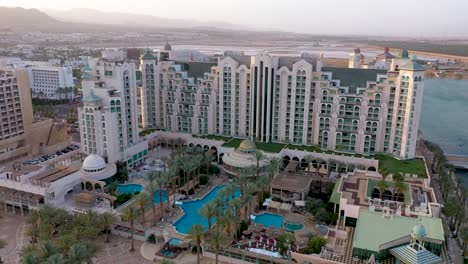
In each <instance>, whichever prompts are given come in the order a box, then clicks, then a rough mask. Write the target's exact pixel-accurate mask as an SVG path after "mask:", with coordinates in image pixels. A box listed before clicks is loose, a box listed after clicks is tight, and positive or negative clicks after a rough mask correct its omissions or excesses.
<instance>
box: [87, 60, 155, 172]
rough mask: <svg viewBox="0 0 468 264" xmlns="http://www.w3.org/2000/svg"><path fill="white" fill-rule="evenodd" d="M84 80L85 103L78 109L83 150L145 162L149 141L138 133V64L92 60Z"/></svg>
mask: <svg viewBox="0 0 468 264" xmlns="http://www.w3.org/2000/svg"><path fill="white" fill-rule="evenodd" d="M82 84H83V85H82V86H83V106H82V107H80V108H79V109H78V116H79V123H80V137H81V143H82V144H81V148H82V151H83V152H84V153H86V154H97V155H99V156H101V157H103V158H104V159H106V161H107V162H108V163H114V162H116V161H127V164H128V166H133V165H135V164H138V163H139V162H141V160H142V159H143V158H144V157H146V155H147V153H148V143H147V142H146V141H141V140H140V139H139V136H138V108H137V85H136V68H135V64H133V63H127V62H122V61H120V60H115V58H106V57H104V58H102V59H93V60H90V61H89V65H86V66H85V68H84V74H83V78H82Z"/></svg>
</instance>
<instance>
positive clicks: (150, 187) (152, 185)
mask: <svg viewBox="0 0 468 264" xmlns="http://www.w3.org/2000/svg"><path fill="white" fill-rule="evenodd" d="M157 190H158V185H157V183H156V182H155V180H153V181H150V182H148V184H146V186H145V192H146V195H147V197H150V198H152V197H154V194H155V193H156V191H157ZM151 200H152V199H151ZM151 208H152V211H153V225H154V226H155V225H156V204H155V203H154V201H151Z"/></svg>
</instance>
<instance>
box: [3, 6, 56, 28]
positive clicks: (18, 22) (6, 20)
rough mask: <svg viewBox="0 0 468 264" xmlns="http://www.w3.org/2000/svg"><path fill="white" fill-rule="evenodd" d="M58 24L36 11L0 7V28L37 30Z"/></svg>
mask: <svg viewBox="0 0 468 264" xmlns="http://www.w3.org/2000/svg"><path fill="white" fill-rule="evenodd" d="M56 23H58V21H57V20H55V19H53V18H51V17H50V16H48V15H47V14H45V13H43V12H41V11H39V10H37V9H24V8H20V7H16V8H9V7H0V27H10V28H31V29H39V28H42V27H50V26H53V25H54V24H56Z"/></svg>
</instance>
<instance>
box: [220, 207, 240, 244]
mask: <svg viewBox="0 0 468 264" xmlns="http://www.w3.org/2000/svg"><path fill="white" fill-rule="evenodd" d="M218 223H219V225H220V227H222V229H223V230H224V231H226V233H227V235H228V237H229V238H230V239H231V238H233V234H234V236H237V234H236V233H237V230H238V227H239V224H240V220H239V218H237V217H236V215H235V213H234V212H233V211H223V213H222V214H221V215H220V216H219V217H218V218H217V220H216V225H218ZM235 238H236V237H234V239H235Z"/></svg>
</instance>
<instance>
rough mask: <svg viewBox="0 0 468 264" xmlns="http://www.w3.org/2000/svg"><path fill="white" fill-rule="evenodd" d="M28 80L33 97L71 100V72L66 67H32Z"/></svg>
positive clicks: (72, 83) (70, 69) (72, 85)
mask: <svg viewBox="0 0 468 264" xmlns="http://www.w3.org/2000/svg"><path fill="white" fill-rule="evenodd" d="M28 70H29V80H30V82H31V91H32V96H33V97H38V98H44V99H72V98H73V95H74V93H73V88H74V87H75V84H74V82H73V71H72V68H71V67H66V66H33V67H31V68H29V69H28Z"/></svg>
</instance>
